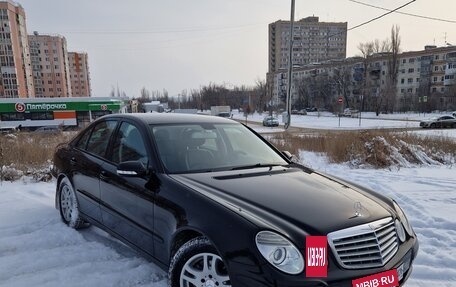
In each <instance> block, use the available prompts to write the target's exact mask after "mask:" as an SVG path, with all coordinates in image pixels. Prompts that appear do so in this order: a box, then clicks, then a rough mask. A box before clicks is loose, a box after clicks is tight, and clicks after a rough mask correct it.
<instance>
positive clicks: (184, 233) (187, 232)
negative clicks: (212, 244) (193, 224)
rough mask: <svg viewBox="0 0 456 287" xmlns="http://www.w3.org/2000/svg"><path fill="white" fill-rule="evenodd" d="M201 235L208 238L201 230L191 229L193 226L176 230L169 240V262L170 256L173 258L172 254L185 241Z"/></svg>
mask: <svg viewBox="0 0 456 287" xmlns="http://www.w3.org/2000/svg"><path fill="white" fill-rule="evenodd" d="M201 236H204V237H206V238H208V237H207V236H206V235H205V234H203V233H202V232H201V231H199V230H196V229H193V228H185V229H182V230H179V231H177V232H176V233H175V234H174V236H173V238H172V240H171V244H170V248H169V261H170V262H171V258H173V256H174V254H175V253H176V252H177V250H179V248H180V247H181V246H182V245H184V244H185V243H186V242H188V241H190V240H192V239H194V238H197V237H201ZM208 239H209V238H208ZM209 240H210V239H209Z"/></svg>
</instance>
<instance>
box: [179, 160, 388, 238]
mask: <svg viewBox="0 0 456 287" xmlns="http://www.w3.org/2000/svg"><path fill="white" fill-rule="evenodd" d="M172 177H173V178H174V179H176V180H177V181H179V182H180V183H182V184H185V185H187V186H188V187H190V188H192V189H194V190H196V191H199V192H201V193H203V194H205V195H206V196H208V197H210V198H213V199H214V200H215V201H217V202H219V203H220V204H223V205H225V206H227V207H228V208H230V209H232V210H234V211H235V212H238V213H240V214H243V215H244V216H245V217H247V218H250V219H253V220H257V221H258V222H260V224H265V225H266V226H270V227H272V226H276V227H278V228H279V227H280V226H281V225H283V224H282V223H284V222H285V223H286V224H287V225H292V226H294V227H295V228H298V229H300V230H305V231H306V232H307V233H308V234H327V233H329V232H331V231H335V230H339V229H343V228H346V227H350V226H354V225H358V224H363V223H367V222H372V221H375V220H377V219H381V218H385V217H389V216H391V212H392V210H391V207H390V206H389V205H388V204H387V203H386V202H385V199H384V198H383V199H382V197H381V196H377V195H376V194H375V193H373V192H371V191H368V190H362V189H360V188H357V187H355V186H351V185H348V184H346V183H342V182H340V181H337V180H334V179H332V178H330V177H327V176H324V175H322V174H319V173H316V172H306V171H305V170H303V169H300V168H284V167H273V168H256V169H250V170H242V171H229V172H214V173H194V174H181V175H173V176H172Z"/></svg>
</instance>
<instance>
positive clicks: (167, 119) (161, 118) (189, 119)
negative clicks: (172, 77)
mask: <svg viewBox="0 0 456 287" xmlns="http://www.w3.org/2000/svg"><path fill="white" fill-rule="evenodd" d="M103 118H104V119H107V118H118V119H133V120H139V121H142V122H144V123H145V124H147V125H150V124H189V123H190V124H191V123H195V124H200V123H211V124H229V123H237V122H236V121H234V120H231V119H227V118H222V117H216V116H208V115H199V114H178V113H131V114H111V115H107V116H104V117H103Z"/></svg>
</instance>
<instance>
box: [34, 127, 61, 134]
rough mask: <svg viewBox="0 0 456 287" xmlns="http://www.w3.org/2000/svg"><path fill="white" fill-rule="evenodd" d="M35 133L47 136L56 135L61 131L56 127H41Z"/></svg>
mask: <svg viewBox="0 0 456 287" xmlns="http://www.w3.org/2000/svg"><path fill="white" fill-rule="evenodd" d="M34 132H35V133H45V134H56V133H59V132H60V129H59V128H58V127H55V126H47V127H40V128H37V129H36V130H35V131H34Z"/></svg>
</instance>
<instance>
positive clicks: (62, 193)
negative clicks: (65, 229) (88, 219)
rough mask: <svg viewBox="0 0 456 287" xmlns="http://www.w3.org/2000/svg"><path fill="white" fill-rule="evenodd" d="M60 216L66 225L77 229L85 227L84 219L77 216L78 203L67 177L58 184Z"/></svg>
mask: <svg viewBox="0 0 456 287" xmlns="http://www.w3.org/2000/svg"><path fill="white" fill-rule="evenodd" d="M59 210H60V217H61V218H62V221H63V222H65V224H66V225H68V226H70V227H72V228H74V229H79V228H82V227H86V226H87V224H85V222H84V220H82V219H81V217H80V216H79V204H78V200H77V198H76V193H75V192H74V189H73V186H72V184H71V182H70V181H69V180H68V178H66V177H65V178H63V179H62V181H60V184H59Z"/></svg>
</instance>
